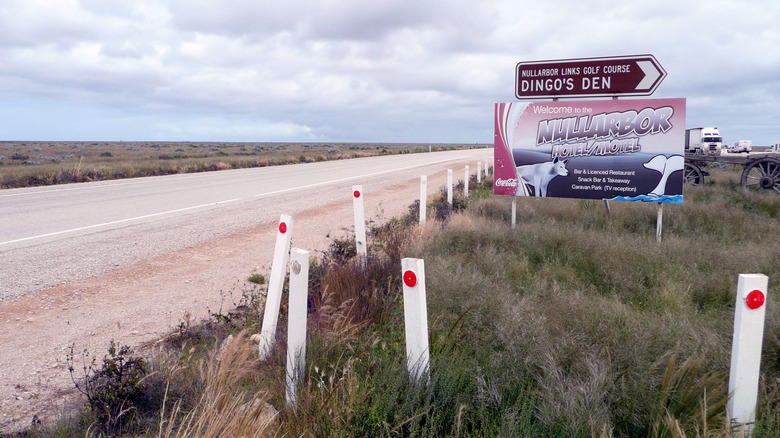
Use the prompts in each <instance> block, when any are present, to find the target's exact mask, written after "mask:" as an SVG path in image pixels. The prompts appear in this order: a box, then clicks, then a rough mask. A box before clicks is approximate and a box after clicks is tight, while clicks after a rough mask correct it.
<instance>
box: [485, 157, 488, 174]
mask: <svg viewBox="0 0 780 438" xmlns="http://www.w3.org/2000/svg"><path fill="white" fill-rule="evenodd" d="M487 177H488V160H485V178H487Z"/></svg>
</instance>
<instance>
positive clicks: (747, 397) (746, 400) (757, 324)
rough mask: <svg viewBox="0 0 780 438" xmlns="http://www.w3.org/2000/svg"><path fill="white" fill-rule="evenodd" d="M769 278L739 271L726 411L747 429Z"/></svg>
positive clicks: (753, 416)
mask: <svg viewBox="0 0 780 438" xmlns="http://www.w3.org/2000/svg"><path fill="white" fill-rule="evenodd" d="M768 284H769V279H768V277H767V276H766V275H763V274H739V279H738V280H737V304H736V306H735V309H734V340H733V343H732V345H731V370H730V372H729V394H731V398H729V401H728V403H727V404H726V412H727V413H728V417H729V421H730V422H731V424H732V426H737V427H745V428H746V429H747V432H748V433H749V432H750V428H751V426H752V424H753V423H754V422H755V421H756V403H757V401H758V375H759V367H760V365H761V344H762V342H763V338H764V316H765V315H766V305H765V302H766V296H767V295H766V294H767V287H768Z"/></svg>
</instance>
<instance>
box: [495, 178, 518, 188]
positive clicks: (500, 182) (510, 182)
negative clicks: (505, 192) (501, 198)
mask: <svg viewBox="0 0 780 438" xmlns="http://www.w3.org/2000/svg"><path fill="white" fill-rule="evenodd" d="M495 185H496V186H498V187H517V178H508V179H501V178H498V179H496V182H495Z"/></svg>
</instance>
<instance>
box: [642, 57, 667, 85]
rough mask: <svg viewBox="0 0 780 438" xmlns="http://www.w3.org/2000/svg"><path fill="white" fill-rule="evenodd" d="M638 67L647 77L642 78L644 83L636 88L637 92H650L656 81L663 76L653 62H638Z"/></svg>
mask: <svg viewBox="0 0 780 438" xmlns="http://www.w3.org/2000/svg"><path fill="white" fill-rule="evenodd" d="M637 65H638V66H639V68H641V69H642V73H644V74H645V77H644V78H642V81H641V82H640V83H639V85H637V86H636V89H637V91H640V90H649V89H650V87H652V86H653V84H654V83H655V81H657V80H658V78H660V77H661V76H662V75H663V73H661V71H660V70H658V68H656V66H655V64H653V62H652V61H637Z"/></svg>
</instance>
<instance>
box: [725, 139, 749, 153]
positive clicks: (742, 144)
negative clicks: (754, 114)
mask: <svg viewBox="0 0 780 438" xmlns="http://www.w3.org/2000/svg"><path fill="white" fill-rule="evenodd" d="M728 150H729V152H734V153H742V152H745V153H748V152H750V151H751V150H753V141H752V140H739V141H738V142H736V143H734V144H733V145H729V147H728Z"/></svg>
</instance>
